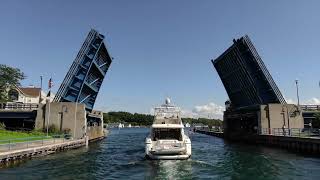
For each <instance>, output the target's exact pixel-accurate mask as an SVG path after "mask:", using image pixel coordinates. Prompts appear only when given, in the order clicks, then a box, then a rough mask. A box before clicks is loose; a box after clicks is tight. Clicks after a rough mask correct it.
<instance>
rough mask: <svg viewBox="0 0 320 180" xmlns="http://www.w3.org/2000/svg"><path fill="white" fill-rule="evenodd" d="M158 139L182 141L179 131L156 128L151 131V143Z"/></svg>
mask: <svg viewBox="0 0 320 180" xmlns="http://www.w3.org/2000/svg"><path fill="white" fill-rule="evenodd" d="M160 139H174V140H179V141H182V136H181V129H169V128H168V129H167V128H157V129H153V141H156V140H160Z"/></svg>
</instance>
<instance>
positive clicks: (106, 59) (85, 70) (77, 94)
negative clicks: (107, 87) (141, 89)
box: [53, 29, 112, 112]
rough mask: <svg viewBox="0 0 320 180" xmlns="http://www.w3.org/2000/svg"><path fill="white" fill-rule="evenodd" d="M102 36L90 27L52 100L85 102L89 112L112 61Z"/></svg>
mask: <svg viewBox="0 0 320 180" xmlns="http://www.w3.org/2000/svg"><path fill="white" fill-rule="evenodd" d="M103 39H104V36H103V35H102V34H99V33H98V32H97V31H96V30H94V29H92V30H91V31H90V32H89V34H88V36H87V38H86V39H85V41H84V43H83V45H82V47H81V49H80V51H79V52H78V55H77V56H76V58H75V60H74V61H73V63H72V65H71V67H70V69H69V71H68V73H67V75H66V76H65V78H64V80H63V82H62V84H61V86H60V88H59V90H58V92H57V94H56V96H55V97H54V100H53V101H54V102H77V103H83V104H85V108H86V110H87V111H89V112H91V111H92V109H93V106H94V103H95V101H96V98H97V95H98V92H99V89H100V87H101V84H102V82H103V79H104V78H105V76H106V73H107V71H108V69H109V67H110V64H111V62H112V57H111V56H110V54H109V52H108V49H107V47H106V44H105V43H104V42H103Z"/></svg>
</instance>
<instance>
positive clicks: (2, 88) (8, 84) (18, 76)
mask: <svg viewBox="0 0 320 180" xmlns="http://www.w3.org/2000/svg"><path fill="white" fill-rule="evenodd" d="M25 78H26V76H25V75H24V73H23V72H21V70H20V69H18V68H13V67H10V66H7V65H4V64H0V103H1V102H7V101H8V100H9V97H8V92H7V90H8V89H10V88H13V87H14V86H20V81H21V80H23V79H25Z"/></svg>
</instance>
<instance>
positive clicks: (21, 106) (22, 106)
mask: <svg viewBox="0 0 320 180" xmlns="http://www.w3.org/2000/svg"><path fill="white" fill-rule="evenodd" d="M38 108H39V104H36V103H0V109H3V110H15V109H23V110H36V109H38Z"/></svg>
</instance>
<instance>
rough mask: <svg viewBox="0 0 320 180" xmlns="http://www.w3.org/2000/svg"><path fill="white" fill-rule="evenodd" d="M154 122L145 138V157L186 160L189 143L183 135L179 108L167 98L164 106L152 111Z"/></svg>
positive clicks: (188, 154) (188, 153) (188, 155)
mask: <svg viewBox="0 0 320 180" xmlns="http://www.w3.org/2000/svg"><path fill="white" fill-rule="evenodd" d="M154 112H155V114H154V122H153V124H152V126H151V132H150V135H149V136H148V137H147V138H146V149H145V153H146V157H147V158H150V159H188V158H189V157H190V156H191V141H190V138H189V137H188V136H187V135H186V134H185V133H184V126H183V124H182V120H181V117H180V108H179V107H176V106H174V105H172V104H171V103H170V99H169V98H167V99H166V102H165V104H163V105H161V106H160V107H156V108H155V109H154Z"/></svg>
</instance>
